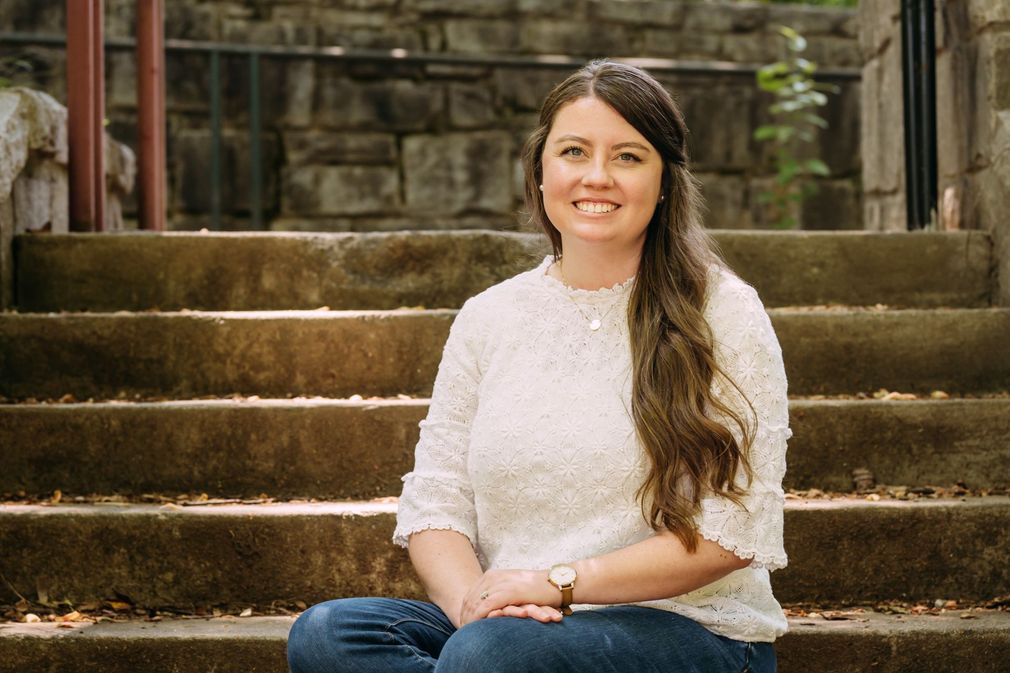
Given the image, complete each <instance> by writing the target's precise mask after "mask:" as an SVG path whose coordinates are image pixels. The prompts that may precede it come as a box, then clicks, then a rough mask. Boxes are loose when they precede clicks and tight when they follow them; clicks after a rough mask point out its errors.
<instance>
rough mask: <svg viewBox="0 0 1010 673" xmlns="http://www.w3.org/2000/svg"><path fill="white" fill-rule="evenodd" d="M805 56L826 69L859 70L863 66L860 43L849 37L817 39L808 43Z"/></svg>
mask: <svg viewBox="0 0 1010 673" xmlns="http://www.w3.org/2000/svg"><path fill="white" fill-rule="evenodd" d="M805 56H806V58H808V59H809V60H811V61H813V62H814V63H817V64H818V65H819V66H821V67H825V68H859V67H861V66H862V65H863V57H862V54H861V52H860V51H859V43H857V42H856V41H855V40H853V39H851V38H848V37H834V36H831V35H821V36H818V37H815V38H813V39H811V40H810V41H809V42H808V43H807V50H806V52H805Z"/></svg>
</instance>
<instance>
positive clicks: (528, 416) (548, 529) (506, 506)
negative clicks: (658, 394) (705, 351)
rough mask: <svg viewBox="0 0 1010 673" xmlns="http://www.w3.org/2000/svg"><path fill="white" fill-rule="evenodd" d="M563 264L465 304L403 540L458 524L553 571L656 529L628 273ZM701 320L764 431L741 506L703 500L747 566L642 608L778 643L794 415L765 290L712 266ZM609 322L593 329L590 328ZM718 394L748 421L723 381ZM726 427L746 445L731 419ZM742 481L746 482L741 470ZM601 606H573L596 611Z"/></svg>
mask: <svg viewBox="0 0 1010 673" xmlns="http://www.w3.org/2000/svg"><path fill="white" fill-rule="evenodd" d="M552 261H553V258H552V257H551V256H548V257H545V258H544V260H543V262H541V264H540V265H539V266H538V267H536V268H535V269H532V270H530V271H526V272H524V273H520V274H518V275H517V276H514V277H512V278H510V279H508V280H506V281H504V282H501V283H499V284H497V285H495V286H493V287H491V288H488V289H487V290H485V291H484V292H481V293H480V294H478V295H476V296H475V297H472V298H471V299H469V300H467V301H466V303H465V304H464V305H463V307H462V308H461V309H460V311H459V314H458V315H457V317H456V320H455V322H454V323H453V325H452V328H451V329H450V332H449V338H448V340H447V342H446V344H445V350H444V352H443V356H442V361H441V364H440V365H439V368H438V375H437V377H436V379H435V385H434V390H433V393H432V398H431V406H430V407H429V411H428V416H427V418H426V419H425V420H423V421H421V423H420V428H421V433H420V441H419V442H418V444H417V448H416V451H415V464H414V469H413V471H411V472H409V473H408V474H406V475H405V476H404V477H403V482H404V485H403V493H402V495H401V497H400V501H399V511H398V514H397V526H396V531H395V533H394V536H393V540H394V542H395V543H396V544H399V545H401V546H406V545H407V540H408V538H409V536H410V534H411V533H414V532H417V531H422V530H426V529H450V530H455V531H458V532H459V533H462V534H463V535H465V536H466V537H467V538H469V540H470V542H471V543H472V544H473V546H474V549H475V550H476V552H477V557H478V559H479V560H480V563H481V565H482V567H483V568H485V569H488V568H527V569H541V568H548V567H550V566H551V565H553V564H555V563H563V562H570V561H574V560H578V559H583V558H589V557H592V556H598V555H601V554H604V553H607V552H610V551H613V550H616V549H620V548H622V547H626V546H628V545H631V544H634V543H636V542H639V541H641V540H643V539H645V538H647V537H649V536H651V535H653V532H652V530H651V529H650V528H649V526H648V525H647V524H646V522H645V520H644V518H643V516H642V512H641V507H640V505H639V502H638V501H637V500H636V498H635V493H636V491H637V489H638V487H639V485H640V484H641V483H642V481H643V479H644V476H645V474H646V472H647V469H648V462H647V460H648V459H647V457H646V456H645V454H644V451H643V450H642V447H641V446H640V444H639V443H638V440H637V434H636V432H635V428H634V422H633V420H632V416H631V413H630V409H631V389H632V388H631V387H632V382H631V351H630V346H629V336H628V326H627V318H626V315H627V303H628V298H629V296H630V294H631V286H632V283H633V281H634V278H630V279H628V280H627V281H625V282H624V283H619V284H616V285H614V286H613V287H612V288H604V289H601V290H595V291H590V290H581V289H572V288H569V287H566V286H565V285H564V284H562V283H561V282H560V281H558V280H556V279H555V278H553V277H551V276H549V275H547V273H546V272H547V270H548V268H549V267H550V265H551V262H552ZM704 315H705V317H706V319H707V320H708V322H709V325H710V326H711V327H712V332H713V336H714V339H715V356H716V359H717V361H718V362H719V364H720V365H721V366H722V367H723V369H724V370H725V371H726V372H727V373H729V375H730V376H731V377H732V378H733V379H734V380H735V381H736V383H737V384H738V385H739V386H740V388H742V389H743V391H744V392H745V393H746V395H747V397H748V398H749V399H750V401H751V403H752V404H753V406H754V410H755V411H756V413H757V416H758V418H757V421H758V424H757V430H756V434H755V439H754V443H753V445H752V447H751V452H750V454H749V457H750V461H751V465H752V467H753V470H754V480H753V482H752V483H751V484H750V486H749V488H748V489H747V495H746V496H745V497H744V498H743V505H744V507H740V506H738V505H735V504H733V503H732V502H729V501H727V500H726V499H724V498H720V497H716V496H709V497H706V498H703V500H702V511H701V512H700V514H699V515H698V517H697V524H698V529H699V531H700V533H701V534H702V535H703V536H704V537H705V538H706V539H709V540H714V541H716V542H718V543H719V544H720V545H721V546H723V547H724V548H726V549H728V550H730V551H733V552H734V553H736V554H737V555H738V556H740V557H741V558H750V559H752V563H751V564H750V565H749V566H747V567H745V568H743V569H740V570H736V571H734V572H731V573H730V574H728V575H726V576H724V577H723V578H722V579H719V580H717V581H715V582H713V583H711V584H709V585H706V586H704V587H702V588H700V589H697V590H695V591H692V592H690V593H687V594H683V595H680V596H676V597H673V598H670V599H664V600H656V601H647V602H643V603H638V604H639V605H646V606H649V607H653V608H659V609H663V610H671V611H673V612H677V613H681V614H683V615H685V616H687V617H689V618H691V619H693V620H695V621H697V622H699V623H701V624H703V625H704V626H706V627H707V628H709V629H710V630H711V631H714V632H715V633H718V634H720V635H723V636H727V637H729V638H734V639H737V640H745V641H752V642H758V641H765V642H770V641H773V640H774V639H775V638H776V637H777V636H779V635H781V634H783V633H785V631H786V620H785V617H784V615H783V613H782V609H781V607H780V606H779V604H778V602H777V601H776V600H775V598H774V597H773V596H772V590H771V584H770V582H769V571H771V570H774V569H778V568H782V567H784V566H785V565H786V562H787V559H786V553H785V550H784V548H783V545H782V518H783V516H782V509H783V502H784V494H783V491H782V476H783V474H784V473H785V469H786V464H785V454H786V440H787V439H788V438H789V437H790V436H791V435H792V431H791V430H790V429H789V410H788V401H787V397H786V376H785V370H784V368H783V364H782V351H781V349H780V347H779V343H778V339H777V338H776V336H775V333H774V331H773V330H772V325H771V321H770V319H769V317H768V314H767V313H766V312H765V309H764V306H763V304H762V303H761V300H760V299H759V298H758V294H757V292H756V291H755V290H754V288H752V287H751V286H750V285H748V284H746V283H745V282H744V281H742V280H741V279H740V278H739V277H737V276H736V275H735V274H733V273H732V272H730V271H729V270H727V269H724V268H721V267H716V266H713V267H712V270H711V271H710V283H709V294H708V299H707V301H706V305H705V309H704ZM596 318H599V319H601V321H602V325H601V326H600V328H599V329H598V330H595V331H594V330H591V329H590V327H589V324H590V321H591V320H593V319H596ZM713 390H714V391H715V393H716V394H717V395H719V397H720V399H721V400H724V401H726V402H727V404H728V405H729V406H730V407H731V408H733V409H735V410H737V411H738V412H739V413H740V414H741V417H742V418H743V419H746V421H747V422H748V423H751V427H753V420H754V419H753V414H752V413H751V412H750V409H749V408H748V407H747V405H746V404H745V403H742V401H741V400H740V399H739V394H738V393H737V392H736V389H735V388H733V386H732V385H729V384H723V383H722V382H721V379H720V378H719V377H716V379H715V380H714V381H713ZM712 418H715V419H717V420H721V421H722V422H723V424H724V425H726V427H727V428H728V429H729V430H730V432H732V433H733V434H734V436H736V437H737V441H741V437H740V435H739V428H738V427H737V425H736V424H735V423H731V422H726V421H725V419H720V416H718V415H712ZM738 481H739V482H740V483H741V485H746V481H745V480H744V477H743V475H740V476H739V479H738ZM594 607H600V606H593V605H575V606H573V608H574V609H591V608H594Z"/></svg>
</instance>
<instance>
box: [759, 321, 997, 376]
mask: <svg viewBox="0 0 1010 673" xmlns="http://www.w3.org/2000/svg"><path fill="white" fill-rule="evenodd" d="M769 313H770V314H771V317H772V323H773V325H774V328H775V332H776V334H777V336H778V339H779V342H780V344H781V345H782V353H783V358H784V360H785V366H786V374H787V376H788V379H789V389H790V392H791V393H792V394H795V395H808V394H828V393H831V392H857V391H866V392H870V391H874V390H877V389H879V388H887V389H888V390H899V391H902V392H915V393H929V392H931V391H933V390H937V389H939V390H945V391H949V392H971V391H976V392H985V391H1001V390H1007V389H1008V388H1010V350H1008V349H1007V348H1006V335H1007V334H1010V310H1007V309H931V310H919V309H911V310H907V311H864V312H859V311H848V310H844V311H811V310H803V309H798V310H794V309H772V310H771V311H770V312H769Z"/></svg>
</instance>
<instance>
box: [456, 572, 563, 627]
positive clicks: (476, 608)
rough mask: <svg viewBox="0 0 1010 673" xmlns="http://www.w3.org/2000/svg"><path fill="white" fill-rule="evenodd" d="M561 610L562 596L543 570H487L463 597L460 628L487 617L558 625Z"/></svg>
mask: <svg viewBox="0 0 1010 673" xmlns="http://www.w3.org/2000/svg"><path fill="white" fill-rule="evenodd" d="M560 606H561V592H560V591H558V589H557V587H555V586H554V585H553V584H551V583H550V582H548V581H547V571H546V570H488V571H487V572H485V573H484V574H483V575H482V576H481V578H480V580H478V581H477V583H476V584H474V585H473V586H472V587H470V590H469V591H468V592H467V594H466V596H464V597H463V603H462V605H461V606H460V614H459V627H460V628H462V627H463V626H465V625H467V624H469V623H470V622H475V621H477V620H478V619H484V618H486V617H522V618H529V619H535V620H536V621H538V622H559V621H561V610H560V609H559V607H560Z"/></svg>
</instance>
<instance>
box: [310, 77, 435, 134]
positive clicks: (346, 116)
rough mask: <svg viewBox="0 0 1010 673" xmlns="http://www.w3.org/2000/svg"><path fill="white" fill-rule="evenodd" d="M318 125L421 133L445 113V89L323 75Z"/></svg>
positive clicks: (420, 83) (433, 86) (319, 94)
mask: <svg viewBox="0 0 1010 673" xmlns="http://www.w3.org/2000/svg"><path fill="white" fill-rule="evenodd" d="M318 79H319V80H321V84H320V86H319V88H318V89H317V96H318V103H317V107H316V111H315V116H316V123H317V124H319V125H322V126H324V127H327V128H342V129H356V128H360V129H376V130H383V131H420V130H423V129H426V128H428V127H429V126H431V124H432V122H433V121H434V119H435V118H436V117H438V116H439V115H440V113H441V112H442V109H443V97H444V96H443V88H442V86H441V85H438V84H429V83H425V82H414V81H411V80H379V81H357V80H350V79H347V78H344V77H339V76H332V75H329V74H327V75H320V76H319V77H318Z"/></svg>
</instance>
